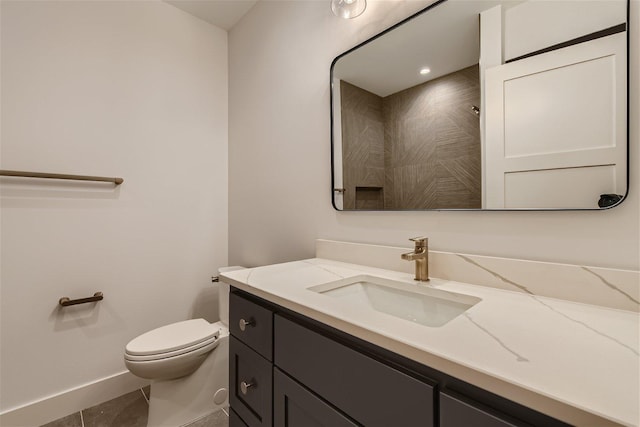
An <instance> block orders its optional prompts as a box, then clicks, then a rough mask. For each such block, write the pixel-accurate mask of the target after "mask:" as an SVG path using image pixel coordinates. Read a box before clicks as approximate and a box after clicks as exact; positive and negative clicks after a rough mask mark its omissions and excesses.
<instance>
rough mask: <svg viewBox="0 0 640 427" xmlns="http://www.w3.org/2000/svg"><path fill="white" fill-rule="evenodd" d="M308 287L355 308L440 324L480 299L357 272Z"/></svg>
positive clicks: (433, 324) (426, 324)
mask: <svg viewBox="0 0 640 427" xmlns="http://www.w3.org/2000/svg"><path fill="white" fill-rule="evenodd" d="M308 289H309V290H310V291H313V292H317V293H319V294H323V295H327V296H329V297H332V298H337V299H340V300H341V301H346V302H348V303H350V304H351V307H352V308H353V309H354V310H375V311H378V312H381V313H386V314H389V315H391V316H395V317H399V318H401V319H405V320H409V321H411V322H415V323H418V324H421V325H425V326H442V325H444V324H446V323H447V322H449V321H451V320H453V319H454V318H456V317H457V316H459V315H460V314H462V313H464V312H465V311H466V310H468V309H469V308H471V307H473V306H474V305H475V304H477V303H478V302H480V301H481V299H480V298H477V297H473V296H470V295H464V294H458V293H454V292H448V291H442V290H439V289H434V288H431V287H428V285H417V284H409V283H404V282H398V281H395V280H390V279H384V278H381V277H376V276H368V275H360V276H355V277H349V278H347V279H342V280H338V281H335V282H331V283H325V284H322V285H317V286H312V287H310V288H308Z"/></svg>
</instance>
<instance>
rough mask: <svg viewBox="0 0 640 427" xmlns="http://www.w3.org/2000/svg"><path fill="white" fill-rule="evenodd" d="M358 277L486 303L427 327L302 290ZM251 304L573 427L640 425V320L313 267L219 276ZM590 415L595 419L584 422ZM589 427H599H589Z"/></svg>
mask: <svg viewBox="0 0 640 427" xmlns="http://www.w3.org/2000/svg"><path fill="white" fill-rule="evenodd" d="M362 274H368V275H374V276H378V277H384V278H389V279H394V280H399V281H402V282H406V284H407V286H408V287H423V286H429V287H433V288H437V289H442V290H445V291H451V292H456V293H461V294H466V295H472V296H475V297H478V298H480V299H481V300H482V301H480V302H479V303H477V304H476V305H474V306H473V307H471V308H470V309H469V310H467V311H466V312H464V313H463V314H461V315H460V316H458V317H456V318H454V319H453V320H451V321H450V322H448V323H446V324H445V325H443V326H441V327H428V326H423V325H419V324H416V323H413V322H410V321H407V320H403V319H399V318H396V317H394V316H391V315H387V314H384V313H379V312H374V311H369V310H367V311H364V312H362V311H361V312H358V311H356V310H354V309H353V308H352V307H351V306H350V305H349V304H348V303H346V302H344V301H341V300H339V299H336V298H331V297H329V296H327V295H323V294H320V293H317V292H313V291H310V290H308V289H307V288H309V287H311V286H316V285H321V284H324V283H329V282H333V281H336V280H339V279H343V278H348V277H355V276H358V275H362ZM221 278H222V280H223V281H224V282H227V283H229V284H231V285H233V286H236V287H238V288H239V289H242V290H245V291H248V292H251V293H253V294H255V295H256V296H259V297H262V298H264V299H267V300H270V301H272V302H274V303H276V304H280V305H282V306H284V307H286V308H289V309H292V310H295V311H297V312H299V313H301V314H303V315H306V316H308V317H310V318H313V319H316V320H319V321H321V322H324V323H326V324H328V325H329V326H332V327H335V328H337V329H341V330H344V331H345V332H347V333H350V334H352V335H354V336H357V337H359V338H362V339H365V340H367V341H370V342H372V343H374V344H376V345H380V346H382V347H385V348H388V349H390V350H392V351H395V352H396V353H398V354H401V355H403V356H405V357H408V358H410V359H413V360H416V361H418V362H421V363H424V364H427V365H429V366H432V367H433V368H435V369H439V370H441V371H443V372H445V373H448V374H450V375H452V376H456V377H458V378H460V379H462V380H465V381H468V382H470V383H472V384H475V385H477V386H480V387H482V388H485V389H488V390H490V391H493V392H494V393H496V394H499V395H502V396H504V397H507V398H509V399H511V400H514V401H517V402H519V403H522V404H525V405H526V406H529V407H532V408H534V409H537V410H540V411H541V412H545V413H547V414H550V415H552V416H555V417H557V418H560V419H563V420H564V421H567V422H570V423H572V424H579V425H594V426H595V425H602V424H601V423H600V422H599V421H598V418H597V417H601V418H602V419H604V420H608V421H612V422H614V423H619V424H623V425H628V426H638V425H639V423H640V357H639V354H640V353H639V341H640V316H639V314H638V313H636V312H631V311H624V310H616V309H611V308H605V307H599V306H594V305H587V304H580V303H575V302H570V301H564V300H559V299H553V298H547V297H541V296H536V295H532V294H526V293H521V292H511V291H506V290H500V289H495V288H490V287H483V286H475V285H470V284H464V283H459V282H453V281H445V280H438V279H432V280H431V281H430V282H428V284H426V285H425V284H421V283H418V282H415V281H414V280H413V276H412V275H410V274H405V273H399V272H395V271H390V270H382V269H376V268H371V267H365V266H360V265H355V264H347V263H343V262H338V261H331V260H326V259H320V258H314V259H309V260H303V261H295V262H289V263H284V264H276V265H269V266H264V267H257V268H252V269H246V270H238V271H233V272H228V273H224V274H222V275H221ZM591 414H593V415H595V416H596V417H593V418H589V416H590V415H591ZM594 420H595V421H594Z"/></svg>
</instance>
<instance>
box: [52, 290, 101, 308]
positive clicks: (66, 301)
mask: <svg viewBox="0 0 640 427" xmlns="http://www.w3.org/2000/svg"><path fill="white" fill-rule="evenodd" d="M103 298H104V295H102V292H96V293H95V294H93V296H92V297H88V298H78V299H69V297H62V298H60V299H59V300H58V304H60V305H61V306H63V307H67V306H70V305H76V304H86V303H88V302H96V301H100V300H102V299H103Z"/></svg>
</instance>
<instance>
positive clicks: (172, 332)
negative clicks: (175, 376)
mask: <svg viewBox="0 0 640 427" xmlns="http://www.w3.org/2000/svg"><path fill="white" fill-rule="evenodd" d="M220 331H221V329H220V326H219V324H217V323H214V324H211V323H209V322H207V321H206V320H204V319H191V320H185V321H182V322H177V323H173V324H170V325H166V326H162V327H160V328H157V329H154V330H152V331H149V332H147V333H145V334H142V335H140V336H139V337H137V338H135V339H133V340H131V341H130V342H129V343H128V344H127V346H126V347H125V359H127V360H131V361H139V362H142V361H153V360H158V359H166V358H169V357H175V356H179V355H181V354H185V353H190V352H192V351H196V350H200V349H203V348H205V347H209V348H208V350H211V349H213V348H214V347H216V346H217V341H218V339H219V337H220Z"/></svg>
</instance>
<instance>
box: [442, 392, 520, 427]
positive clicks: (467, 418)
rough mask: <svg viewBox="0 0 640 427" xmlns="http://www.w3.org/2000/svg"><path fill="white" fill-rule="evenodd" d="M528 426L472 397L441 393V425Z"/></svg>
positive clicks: (455, 426)
mask: <svg viewBox="0 0 640 427" xmlns="http://www.w3.org/2000/svg"><path fill="white" fill-rule="evenodd" d="M459 426H474V427H527V426H530V424H525V423H523V422H520V421H518V420H515V419H512V418H510V417H509V416H507V415H504V414H500V413H499V412H496V411H494V410H492V409H490V408H487V407H485V406H484V405H481V404H479V403H476V402H473V401H472V400H470V399H466V398H462V397H461V396H458V395H456V394H452V393H450V392H441V393H440V427H459Z"/></svg>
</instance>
